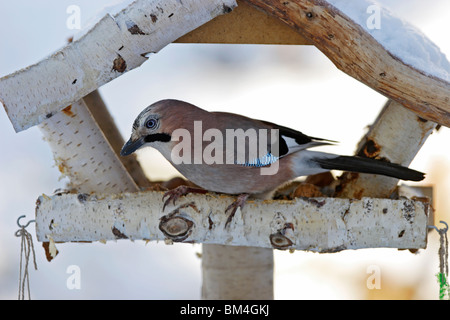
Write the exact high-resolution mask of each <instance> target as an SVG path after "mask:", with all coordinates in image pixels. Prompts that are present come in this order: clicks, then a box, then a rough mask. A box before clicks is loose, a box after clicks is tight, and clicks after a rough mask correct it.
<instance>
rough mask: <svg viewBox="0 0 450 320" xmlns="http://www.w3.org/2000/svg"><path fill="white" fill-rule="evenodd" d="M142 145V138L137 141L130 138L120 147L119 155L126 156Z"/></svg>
mask: <svg viewBox="0 0 450 320" xmlns="http://www.w3.org/2000/svg"><path fill="white" fill-rule="evenodd" d="M144 143H145V141H144V139H143V138H139V139H137V140H133V138H130V140H128V141H127V143H125V145H124V146H123V147H122V150H121V151H120V155H121V156H122V157H124V156H128V155H130V154H132V153H133V152H135V151H136V150H137V149H139V148H140V147H141V146H142V145H143V144H144Z"/></svg>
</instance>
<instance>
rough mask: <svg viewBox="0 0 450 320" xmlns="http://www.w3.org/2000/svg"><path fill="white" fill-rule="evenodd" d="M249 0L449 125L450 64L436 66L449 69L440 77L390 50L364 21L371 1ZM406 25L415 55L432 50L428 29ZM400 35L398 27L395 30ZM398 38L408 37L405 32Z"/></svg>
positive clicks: (340, 62) (346, 66)
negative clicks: (356, 16) (414, 29)
mask: <svg viewBox="0 0 450 320" xmlns="http://www.w3.org/2000/svg"><path fill="white" fill-rule="evenodd" d="M246 1H247V2H248V3H250V4H252V5H253V6H255V7H256V8H259V9H261V10H263V11H264V12H266V13H267V14H269V15H272V16H274V17H276V18H278V19H280V20H281V21H283V22H284V23H286V24H287V25H289V26H290V27H292V28H294V29H295V30H297V32H299V33H300V34H301V35H302V36H303V37H305V38H306V39H307V40H309V41H310V42H311V43H312V44H314V45H315V46H316V47H317V48H318V49H319V50H320V51H322V52H323V53H324V54H325V55H326V56H327V57H328V58H329V59H330V60H331V61H332V62H333V63H334V64H335V65H336V66H337V68H339V69H340V70H342V71H343V72H345V73H347V74H348V75H350V76H352V77H354V78H355V79H357V80H359V81H361V82H362V83H364V84H366V85H368V86H369V87H371V88H372V89H374V90H376V91H378V92H380V93H381V94H383V95H385V96H386V97H388V98H390V99H393V100H396V101H398V102H399V103H401V104H402V105H403V106H405V107H407V108H409V109H411V110H412V111H414V112H415V113H416V114H418V115H420V116H421V117H422V118H424V119H427V120H431V121H434V122H437V123H439V124H442V125H445V126H447V127H448V126H450V82H449V79H450V74H449V73H450V71H449V69H450V67H449V68H448V69H447V70H443V69H439V68H440V67H441V65H438V66H436V68H437V69H439V70H438V71H440V72H438V74H440V75H442V74H445V75H447V77H446V78H445V79H444V78H440V77H437V76H436V75H435V73H429V72H428V71H427V70H423V69H419V68H417V67H416V66H412V64H410V63H407V62H405V61H404V60H406V59H405V57H404V56H401V55H400V56H398V55H396V54H395V52H392V50H388V49H387V48H386V47H387V45H386V43H382V42H381V41H377V40H376V39H375V38H374V37H373V36H372V34H369V32H368V31H367V30H366V29H367V28H365V27H364V24H365V23H366V20H367V17H368V16H367V13H366V10H367V6H368V5H369V4H370V2H362V1H357V2H356V1H355V4H353V3H352V5H350V6H346V4H348V2H346V1H340V2H338V1H336V0H327V1H326V0H291V1H284V0H246ZM331 3H333V4H336V3H339V4H340V5H341V7H346V8H348V9H349V10H348V12H347V13H349V12H352V11H351V10H355V8H359V9H362V10H360V12H358V14H359V15H360V16H363V17H364V16H365V17H366V18H365V19H363V20H362V21H360V23H357V22H356V21H354V20H352V19H351V18H350V17H349V16H348V15H347V14H345V13H343V12H342V11H341V10H339V9H338V8H336V7H335V6H334V5H332V4H331ZM387 21H389V22H391V24H392V26H394V27H395V26H397V29H398V26H404V23H403V22H402V21H399V20H398V19H395V18H393V17H392V16H389V15H385V16H383V23H385V22H387ZM386 27H387V26H383V29H381V30H376V31H378V32H379V33H381V34H382V32H386ZM404 28H405V30H404V31H405V32H404V33H402V34H400V35H404V36H407V37H410V38H408V40H409V39H411V38H414V39H415V40H416V39H421V40H422V41H419V43H418V46H419V49H421V50H416V51H413V52H408V54H409V55H412V58H416V57H417V55H418V52H419V51H423V49H424V48H425V49H427V50H428V49H429V48H430V47H431V46H432V43H431V41H430V40H428V39H426V37H425V36H424V35H422V34H418V33H414V32H413V34H410V33H408V32H409V31H411V30H412V28H409V27H408V28H406V27H404ZM397 31H398V30H397ZM396 35H399V33H398V32H396ZM390 36H394V35H393V34H390ZM386 38H389V37H386ZM395 40H398V41H399V42H402V41H405V39H403V38H399V39H395ZM391 42H392V41H391ZM408 45H411V43H408ZM432 49H433V50H434V52H433V53H435V55H434V56H433V57H434V58H435V59H434V60H442V61H445V62H446V65H447V66H450V65H449V63H448V61H446V59H445V56H444V55H442V54H440V55H438V54H437V51H438V50H437V49H436V47H434V46H433V48H432ZM426 52H428V51H426ZM436 56H437V57H436ZM427 58H428V60H427V61H421V67H425V68H428V67H429V66H430V65H431V66H434V63H435V62H436V61H434V60H432V59H430V56H428V57H427ZM442 61H441V62H442ZM436 68H434V71H436ZM431 93H432V94H431Z"/></svg>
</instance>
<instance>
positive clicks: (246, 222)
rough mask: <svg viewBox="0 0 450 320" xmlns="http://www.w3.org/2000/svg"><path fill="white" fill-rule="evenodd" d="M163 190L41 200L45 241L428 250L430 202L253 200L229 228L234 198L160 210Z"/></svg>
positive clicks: (184, 202)
mask: <svg viewBox="0 0 450 320" xmlns="http://www.w3.org/2000/svg"><path fill="white" fill-rule="evenodd" d="M162 195H163V193H162V192H139V193H124V194H118V195H105V196H102V195H96V194H93V195H88V194H61V195H55V196H52V197H48V196H41V197H39V199H38V201H37V208H36V230H37V231H36V234H37V238H38V240H39V241H49V239H53V240H54V241H55V242H66V241H107V240H116V239H130V240H165V241H170V242H172V241H174V242H189V243H190V242H196V243H217V244H226V245H234V246H253V247H262V248H276V249H297V250H309V251H316V252H337V251H341V250H345V249H359V248H379V247H390V248H400V249H419V248H425V247H426V243H427V217H428V212H429V211H430V210H431V207H430V205H429V204H428V203H427V202H421V201H413V200H406V199H403V200H390V199H375V198H363V199H361V200H350V199H337V198H305V199H301V198H297V199H295V200H293V201H263V200H254V201H249V202H248V203H247V204H246V206H245V207H244V209H243V210H242V211H238V212H237V213H236V215H235V217H234V219H233V221H232V223H231V225H230V226H229V228H225V223H226V220H227V215H226V214H224V212H225V209H226V207H227V206H228V205H229V204H230V203H231V202H232V201H233V200H234V198H232V197H228V196H220V195H214V194H210V195H207V196H206V197H205V196H201V195H188V196H186V197H185V198H183V199H181V200H180V201H179V203H178V204H177V206H171V207H168V208H166V211H165V212H163V211H162V205H163V202H162V200H161V199H162Z"/></svg>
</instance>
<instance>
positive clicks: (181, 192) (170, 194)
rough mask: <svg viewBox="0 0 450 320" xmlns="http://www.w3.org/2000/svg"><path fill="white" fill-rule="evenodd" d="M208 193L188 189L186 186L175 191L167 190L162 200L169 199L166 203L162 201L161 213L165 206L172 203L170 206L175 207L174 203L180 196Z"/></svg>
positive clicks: (202, 190)
mask: <svg viewBox="0 0 450 320" xmlns="http://www.w3.org/2000/svg"><path fill="white" fill-rule="evenodd" d="M207 192H208V191H206V190H204V189H200V188H194V187H188V186H178V187H176V188H175V189H172V190H169V191H167V192H166V193H164V195H163V197H162V200H163V201H164V199H165V198H166V197H169V198H168V199H167V200H166V201H164V206H163V211H164V210H165V209H166V206H167V205H168V204H169V203H170V202H171V201H172V204H174V205H175V201H177V200H178V198H180V197H181V196H185V195H187V194H189V193H201V194H204V193H207Z"/></svg>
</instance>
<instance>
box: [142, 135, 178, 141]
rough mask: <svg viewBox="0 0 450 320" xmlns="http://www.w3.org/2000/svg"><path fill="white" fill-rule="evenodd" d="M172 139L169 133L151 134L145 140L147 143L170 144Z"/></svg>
mask: <svg viewBox="0 0 450 320" xmlns="http://www.w3.org/2000/svg"><path fill="white" fill-rule="evenodd" d="M171 139H172V137H171V136H170V134H167V133H155V134H149V135H148V136H145V138H144V140H145V142H155V141H161V142H169V141H170V140H171Z"/></svg>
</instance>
